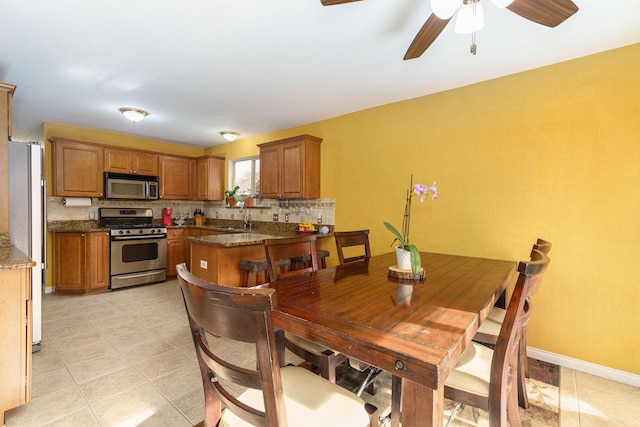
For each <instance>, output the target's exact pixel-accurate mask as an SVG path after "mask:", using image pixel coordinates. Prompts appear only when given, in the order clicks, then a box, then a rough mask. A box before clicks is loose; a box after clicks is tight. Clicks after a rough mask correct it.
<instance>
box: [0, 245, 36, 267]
mask: <svg viewBox="0 0 640 427" xmlns="http://www.w3.org/2000/svg"><path fill="white" fill-rule="evenodd" d="M35 266H36V262H35V261H34V260H32V259H31V258H29V257H28V256H27V254H25V253H24V252H22V251H21V250H20V249H18V248H16V247H15V246H5V247H2V248H0V270H17V269H20V268H31V267H35Z"/></svg>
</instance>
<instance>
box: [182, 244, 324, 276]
mask: <svg viewBox="0 0 640 427" xmlns="http://www.w3.org/2000/svg"><path fill="white" fill-rule="evenodd" d="M283 234H285V233H283ZM293 235H295V232H291V233H286V234H285V235H282V234H278V235H274V234H262V233H257V232H255V233H254V232H249V233H232V234H222V235H215V236H202V237H189V241H190V242H191V258H190V261H191V263H190V269H191V272H192V273H193V274H194V275H195V276H197V277H200V278H202V279H205V280H208V281H209V282H213V283H217V284H220V285H227V286H238V285H239V284H240V270H239V269H238V262H240V261H242V260H248V259H259V258H264V257H265V252H264V246H263V244H262V241H263V240H264V239H278V238H284V237H291V236H293ZM316 236H317V238H318V240H324V239H322V238H323V237H330V236H331V234H320V233H318V234H316Z"/></svg>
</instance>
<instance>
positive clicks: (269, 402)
mask: <svg viewBox="0 0 640 427" xmlns="http://www.w3.org/2000/svg"><path fill="white" fill-rule="evenodd" d="M177 274H178V282H179V283H180V288H181V289H182V296H183V298H184V304H185V307H186V309H187V316H188V319H189V325H190V326H191V334H192V337H193V343H194V345H195V348H196V355H197V357H198V364H199V365H200V373H201V374H202V381H203V384H204V394H205V406H206V408H205V414H206V420H205V422H206V425H207V426H214V425H217V423H218V421H219V420H220V416H221V402H222V403H224V404H225V406H226V407H227V408H228V410H230V411H231V412H233V413H234V414H235V415H237V416H238V417H240V418H242V419H243V420H245V421H247V422H248V423H250V424H252V425H264V426H270V427H276V426H286V425H287V419H286V413H285V407H284V397H283V394H282V379H281V377H280V366H279V365H278V357H277V356H276V355H277V351H276V343H275V337H274V332H273V324H272V321H271V311H272V310H273V307H274V305H275V303H276V301H275V299H276V296H275V295H274V292H275V290H274V289H264V288H233V287H227V286H220V285H216V284H213V283H209V282H207V281H204V280H202V279H199V278H197V277H195V276H194V275H192V274H191V273H189V271H188V270H187V267H186V266H185V264H184V263H183V264H180V265H178V266H177ZM205 331H207V332H209V333H211V334H214V335H217V336H220V337H224V338H227V339H230V340H234V341H240V342H243V343H252V344H255V346H256V358H257V363H256V367H257V369H256V370H251V369H247V368H244V367H241V366H238V365H235V364H234V360H225V359H223V358H222V357H221V356H220V355H218V354H216V348H215V347H210V346H209V344H208V341H207V338H206V336H205ZM231 384H235V385H236V387H238V386H240V387H248V388H253V389H258V390H262V395H263V399H264V408H265V410H264V411H262V410H260V409H256V408H251V407H249V406H247V405H246V404H244V403H241V402H240V401H238V400H237V399H236V398H235V397H233V396H234V395H236V394H237V393H236V392H235V391H234V390H233V389H232V388H230V385H231Z"/></svg>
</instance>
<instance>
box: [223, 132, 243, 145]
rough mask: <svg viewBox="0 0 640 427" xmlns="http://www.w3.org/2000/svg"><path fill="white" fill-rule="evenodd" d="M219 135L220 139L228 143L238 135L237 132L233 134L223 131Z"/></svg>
mask: <svg viewBox="0 0 640 427" xmlns="http://www.w3.org/2000/svg"><path fill="white" fill-rule="evenodd" d="M220 135H222V137H223V138H224V139H226V140H227V141H228V142H233V141H235V140H236V138H237V137H238V135H240V134H239V133H238V132H233V131H230V130H223V131H222V132H220Z"/></svg>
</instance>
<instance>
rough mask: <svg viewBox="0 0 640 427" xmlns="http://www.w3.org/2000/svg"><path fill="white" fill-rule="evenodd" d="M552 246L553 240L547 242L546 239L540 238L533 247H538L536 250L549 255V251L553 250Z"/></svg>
mask: <svg viewBox="0 0 640 427" xmlns="http://www.w3.org/2000/svg"><path fill="white" fill-rule="evenodd" d="M551 246H552V245H551V242H547V241H546V240H542V239H538V240H537V241H536V243H534V245H533V249H536V250H538V251H540V252H542V253H543V254H547V255H549V252H551Z"/></svg>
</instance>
